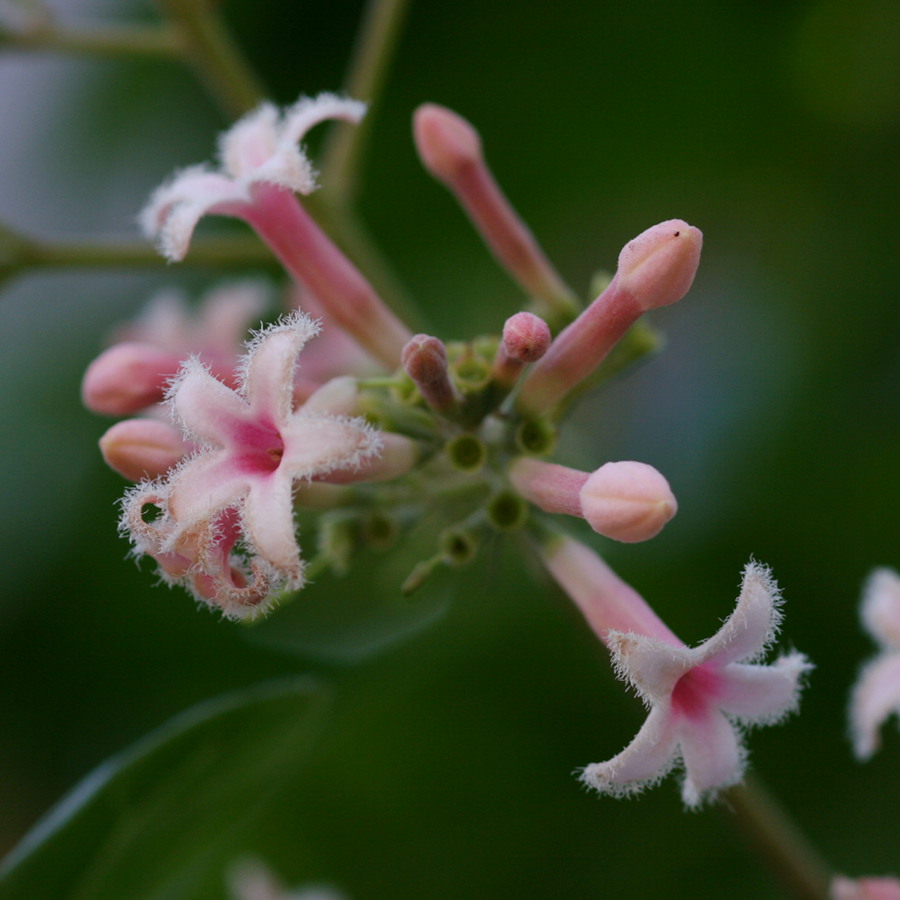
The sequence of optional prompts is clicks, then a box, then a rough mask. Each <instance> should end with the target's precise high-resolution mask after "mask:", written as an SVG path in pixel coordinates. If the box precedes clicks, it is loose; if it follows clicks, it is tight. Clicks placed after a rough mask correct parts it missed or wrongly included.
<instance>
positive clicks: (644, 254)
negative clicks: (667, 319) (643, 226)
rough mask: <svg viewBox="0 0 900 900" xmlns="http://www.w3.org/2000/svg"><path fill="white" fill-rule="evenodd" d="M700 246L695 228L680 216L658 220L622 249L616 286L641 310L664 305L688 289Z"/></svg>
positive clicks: (698, 259) (701, 240) (698, 230)
mask: <svg viewBox="0 0 900 900" xmlns="http://www.w3.org/2000/svg"><path fill="white" fill-rule="evenodd" d="M702 247H703V233H702V232H701V231H700V229H699V228H694V227H693V226H692V225H688V224H687V222H684V221H682V220H681V219H669V221H668V222H660V224H659V225H654V226H653V227H652V228H648V229H647V230H646V231H644V232H642V233H641V234H639V235H638V236H637V237H636V238H634V240H632V241H629V242H628V243H627V244H626V245H625V246H624V247H623V248H622V252H621V253H620V254H619V267H618V271H617V274H616V280H617V285H618V287H619V289H620V290H623V291H626V292H628V293H629V294H631V295H632V296H633V297H634V298H635V300H636V301H637V302H638V304H639V306H640V307H641V308H642V309H644V310H645V311H646V310H648V309H656V308H657V307H659V306H668V305H669V304H670V303H674V302H675V301H676V300H680V299H681V298H682V297H683V296H684V295H685V294H686V293H687V292H688V290H689V289H690V287H691V284H692V283H693V281H694V275H695V274H696V272H697V266H698V265H699V264H700V250H701V249H702Z"/></svg>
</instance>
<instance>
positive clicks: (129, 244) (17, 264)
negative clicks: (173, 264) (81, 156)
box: [9, 237, 276, 271]
mask: <svg viewBox="0 0 900 900" xmlns="http://www.w3.org/2000/svg"><path fill="white" fill-rule="evenodd" d="M185 263H187V264H188V265H195V266H215V267H222V268H228V269H235V268H238V269H241V268H250V267H256V266H266V267H270V266H271V267H275V266H276V261H275V259H274V258H273V256H272V254H271V252H270V251H269V250H268V248H267V247H265V246H263V245H262V244H260V243H259V242H258V241H255V240H253V239H252V238H231V237H221V238H204V239H200V238H195V239H194V241H193V243H192V245H191V250H190V252H189V253H188V255H187V257H186V259H185ZM163 265H165V263H164V262H163V260H162V259H161V258H160V256H159V254H158V253H157V252H156V250H154V248H153V247H151V246H150V245H149V244H147V243H145V242H144V241H115V242H113V241H92V242H87V241H84V242H81V241H70V242H69V241H67V242H59V243H38V242H31V241H29V242H26V243H25V245H24V247H23V249H22V250H21V252H20V254H19V256H18V258H16V259H14V260H10V261H9V267H10V269H11V270H14V271H21V270H25V269H30V268H76V269H90V268H100V267H126V268H133V267H142V266H152V267H159V266H163Z"/></svg>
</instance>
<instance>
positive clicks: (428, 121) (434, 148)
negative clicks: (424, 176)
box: [413, 103, 482, 181]
mask: <svg viewBox="0 0 900 900" xmlns="http://www.w3.org/2000/svg"><path fill="white" fill-rule="evenodd" d="M413 137H414V138H415V142H416V149H417V150H418V151H419V157H420V158H421V160H422V163H423V165H424V166H425V168H426V169H428V171H429V172H431V174H432V175H434V177H435V178H438V179H440V180H441V181H453V179H454V178H456V176H457V175H458V174H459V172H460V170H461V169H462V168H463V167H465V166H467V165H472V164H473V163H475V162H478V161H479V160H480V159H481V158H482V154H481V138H480V137H479V136H478V132H477V131H476V130H475V129H474V128H473V127H472V126H471V125H470V124H469V123H468V122H467V121H466V120H465V119H464V118H463V117H462V116H459V115H457V114H456V113H455V112H453V111H452V110H449V109H447V108H446V107H445V106H438V105H437V104H436V103H425V104H423V105H422V106H420V107H419V108H418V109H417V110H416V112H415V114H414V116H413Z"/></svg>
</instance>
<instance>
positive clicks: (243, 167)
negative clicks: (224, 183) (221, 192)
mask: <svg viewBox="0 0 900 900" xmlns="http://www.w3.org/2000/svg"><path fill="white" fill-rule="evenodd" d="M279 125H280V123H279V121H278V110H277V109H276V108H275V107H274V106H273V105H272V104H271V103H263V104H262V105H261V106H258V107H257V108H256V109H254V110H253V111H252V112H249V113H247V115H245V116H244V117H243V118H241V119H238V121H237V122H235V123H234V125H232V126H231V128H229V129H228V131H226V132H224V133H223V134H222V135H220V137H219V161H220V163H221V166H222V169H223V170H224V171H225V172H227V173H228V174H229V175H230V176H231V177H232V178H240V177H241V176H242V175H250V174H252V173H253V171H254V170H255V169H257V168H258V167H259V166H261V165H262V164H263V163H265V162H266V160H268V159H269V158H270V157H271V156H272V154H274V153H275V151H276V148H277V146H278V132H279Z"/></svg>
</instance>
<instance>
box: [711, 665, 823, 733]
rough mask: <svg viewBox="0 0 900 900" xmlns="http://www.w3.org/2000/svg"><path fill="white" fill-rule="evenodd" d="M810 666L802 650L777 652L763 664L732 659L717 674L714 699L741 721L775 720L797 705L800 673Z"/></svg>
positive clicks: (765, 721) (791, 710) (768, 721)
mask: <svg viewBox="0 0 900 900" xmlns="http://www.w3.org/2000/svg"><path fill="white" fill-rule="evenodd" d="M811 668H812V665H811V663H810V662H809V660H807V658H806V657H805V656H804V655H803V654H802V653H790V654H788V655H787V656H780V657H779V658H778V659H776V660H775V662H774V663H772V664H771V665H765V666H763V665H755V664H746V663H732V664H731V665H730V666H727V667H726V668H725V669H724V670H723V671H722V672H721V673H720V675H719V678H720V680H719V685H718V688H717V691H716V697H715V702H716V704H717V705H718V706H719V708H720V709H722V710H724V711H725V712H727V713H730V714H732V715H734V716H735V717H737V718H738V719H739V720H741V721H745V722H748V723H757V724H771V723H774V722H777V721H779V720H780V719H782V718H783V717H784V716H786V715H787V714H788V713H791V712H794V711H795V710H796V709H797V705H798V703H799V702H800V688H801V686H802V684H801V682H802V679H803V676H804V675H805V674H806V673H807V672H808V671H809V670H810V669H811Z"/></svg>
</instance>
